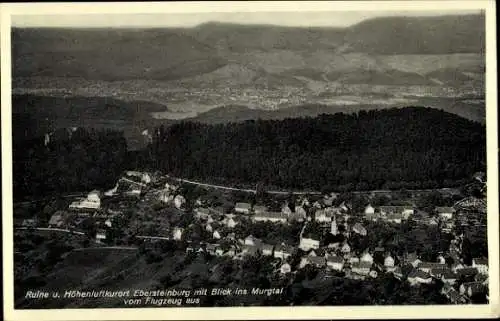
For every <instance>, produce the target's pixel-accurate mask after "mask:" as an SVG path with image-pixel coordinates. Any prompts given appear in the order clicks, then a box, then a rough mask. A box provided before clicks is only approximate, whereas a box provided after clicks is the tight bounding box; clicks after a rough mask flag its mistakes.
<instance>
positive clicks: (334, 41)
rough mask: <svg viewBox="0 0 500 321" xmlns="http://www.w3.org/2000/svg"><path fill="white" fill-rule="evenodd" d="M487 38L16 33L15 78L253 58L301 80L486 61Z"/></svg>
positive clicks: (268, 29)
mask: <svg viewBox="0 0 500 321" xmlns="http://www.w3.org/2000/svg"><path fill="white" fill-rule="evenodd" d="M484 34H485V25H484V15H464V16H442V17H417V18H415V17H397V18H394V17H388V18H376V19H371V20H367V21H363V22H361V23H359V24H357V25H354V26H351V27H347V28H323V27H321V28H319V27H315V28H301V27H282V26H272V25H238V24H226V23H207V24H203V25H200V26H197V27H194V28H185V29H181V28H156V29H55V28H54V29H51V28H46V29H43V28H42V29H40V28H39V29H30V28H14V29H13V31H12V43H13V76H14V77H26V76H35V75H36V76H53V77H83V78H86V79H101V80H124V79H157V80H171V79H180V78H185V77H193V76H197V75H201V74H205V73H211V72H213V71H216V70H218V69H220V68H223V67H224V66H225V65H227V64H228V63H231V64H241V63H243V64H246V63H249V62H252V58H251V57H253V56H255V57H259V59H262V58H264V60H265V61H263V66H264V67H265V68H266V70H267V71H270V72H272V73H274V72H275V71H276V70H274V69H273V68H274V66H275V65H276V66H278V68H281V69H282V70H283V68H285V69H290V70H294V69H295V70H296V71H297V72H298V73H302V72H304V69H302V68H303V67H307V68H312V69H314V70H315V71H318V70H322V69H323V68H324V66H325V65H328V66H329V67H328V70H329V71H335V70H339V69H340V70H342V69H344V70H345V68H343V67H342V66H343V65H344V64H345V63H349V62H355V61H356V59H357V58H356V57H355V56H353V54H358V55H360V54H361V56H359V58H363V59H365V60H366V59H368V60H367V61H369V59H372V60H373V58H374V57H373V55H398V54H400V55H401V54H411V55H428V54H456V53H475V54H482V53H483V52H484ZM276 52H279V54H278V56H273V55H274V53H276ZM363 54H364V56H363ZM263 55H267V56H266V57H264V56H263ZM345 55H347V56H345ZM240 56H241V58H240ZM281 56H282V57H283V58H284V59H285V61H284V64H283V63H282V62H280V61H281V60H280V59H281V58H280V57H281ZM247 58H250V61H245V60H247ZM240 59H241V60H240ZM269 59H272V60H271V61H269V63H267V64H266V61H267V60H269ZM342 60H344V62H342ZM253 62H255V61H253ZM299 62H300V63H301V65H299V66H297V65H293V64H296V63H299ZM257 63H258V62H257ZM371 65H379V61H377V60H375V61H374V64H373V63H371ZM352 67H357V68H359V67H360V66H359V65H356V66H352ZM352 67H351V68H352ZM362 68H366V67H362ZM347 69H350V68H347ZM308 74H309V75H313V73H310V72H308Z"/></svg>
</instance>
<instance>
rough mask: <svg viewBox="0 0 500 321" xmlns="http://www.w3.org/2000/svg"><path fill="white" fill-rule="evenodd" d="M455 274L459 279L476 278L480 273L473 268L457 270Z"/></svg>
mask: <svg viewBox="0 0 500 321" xmlns="http://www.w3.org/2000/svg"><path fill="white" fill-rule="evenodd" d="M455 273H456V274H457V275H458V278H461V277H465V278H466V277H475V276H476V275H477V274H478V273H479V270H478V269H477V268H473V267H463V268H461V269H459V268H457V269H456V270H455Z"/></svg>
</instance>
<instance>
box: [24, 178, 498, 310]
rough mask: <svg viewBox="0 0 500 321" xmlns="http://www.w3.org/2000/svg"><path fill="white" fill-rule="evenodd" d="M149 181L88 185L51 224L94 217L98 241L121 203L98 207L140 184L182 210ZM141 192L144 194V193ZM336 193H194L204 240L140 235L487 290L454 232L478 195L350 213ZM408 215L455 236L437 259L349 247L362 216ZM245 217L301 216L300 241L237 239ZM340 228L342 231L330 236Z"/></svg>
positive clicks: (477, 263)
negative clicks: (277, 198) (263, 199)
mask: <svg viewBox="0 0 500 321" xmlns="http://www.w3.org/2000/svg"><path fill="white" fill-rule="evenodd" d="M153 181H154V178H153V177H152V175H151V174H149V173H142V172H133V171H128V172H126V173H125V175H124V176H123V177H122V178H120V180H119V181H118V183H117V185H116V186H115V187H114V188H113V189H112V190H110V191H107V192H105V193H104V195H102V194H101V193H100V192H99V191H91V192H90V193H89V194H88V195H87V197H85V198H81V199H78V200H76V201H74V202H72V203H71V204H70V205H69V208H68V209H67V210H63V211H57V212H56V213H54V214H53V215H52V217H51V218H50V221H49V227H53V228H74V229H79V226H81V224H83V222H84V221H85V220H86V219H88V218H90V217H92V219H93V220H94V221H95V222H96V225H97V231H96V235H95V238H96V240H97V241H98V242H101V241H104V240H105V239H106V229H107V228H110V227H112V225H113V219H114V218H115V217H116V216H119V215H122V214H123V212H124V211H125V210H126V206H127V205H126V204H121V205H119V206H118V207H117V208H114V209H112V208H110V207H109V206H104V208H103V206H102V199H103V197H106V198H110V197H113V196H116V195H122V196H132V197H134V198H135V197H140V198H142V197H143V196H144V195H145V191H150V192H151V190H153V193H147V195H154V196H153V200H154V201H156V202H158V201H160V202H162V203H165V204H168V205H170V206H173V207H175V208H177V209H178V210H181V211H184V210H185V209H186V203H187V200H186V198H185V196H183V195H182V193H181V192H180V189H179V186H178V185H176V184H172V183H169V182H167V183H165V184H164V186H161V188H157V187H155V188H152V183H153ZM148 197H149V196H148ZM146 199H147V197H144V198H143V200H146ZM335 199H336V195H335V194H333V193H332V194H331V195H326V196H324V197H323V198H322V199H319V200H317V201H314V202H312V201H309V199H308V198H307V197H305V196H304V197H302V198H300V199H298V200H297V201H296V203H295V204H294V205H293V206H292V205H291V204H290V203H288V202H283V203H282V204H281V208H279V206H278V209H276V208H274V209H270V207H268V206H265V205H263V204H251V203H247V202H237V203H233V205H234V206H231V207H228V206H226V207H220V206H219V207H217V206H215V207H213V206H211V205H210V201H208V202H207V201H203V200H201V199H197V200H195V201H194V209H193V212H192V213H189V214H192V215H193V216H194V218H195V219H196V224H200V225H201V227H202V228H203V229H204V230H205V231H206V232H207V233H208V235H211V238H210V239H206V240H204V241H202V242H200V243H199V244H194V243H193V242H191V240H186V236H185V234H186V233H185V229H184V228H181V227H175V226H174V227H172V228H169V229H168V236H167V235H164V236H162V237H159V236H157V235H156V236H155V235H146V236H141V238H144V239H151V240H156V239H162V240H163V239H168V240H174V241H187V243H188V244H189V246H188V247H187V249H186V251H187V252H195V253H208V254H211V255H214V256H221V257H230V258H232V259H234V260H241V259H243V258H244V257H248V256H258V255H262V256H268V257H273V258H275V259H276V272H277V273H279V274H282V275H287V274H288V273H296V272H297V271H298V270H300V269H304V268H306V267H307V266H314V267H316V268H319V269H322V270H324V271H328V272H331V273H341V274H342V275H343V276H344V277H346V278H351V279H358V280H364V279H370V278H377V277H379V276H380V275H381V274H384V273H390V274H392V275H393V276H394V277H395V278H397V279H400V280H405V281H407V282H409V284H410V285H412V286H419V285H421V284H430V283H433V282H435V281H436V280H439V281H441V282H443V283H444V286H443V288H442V294H443V295H445V296H446V297H447V298H448V299H449V300H450V301H451V302H453V303H457V304H458V303H464V302H470V298H471V297H473V296H474V295H476V294H478V293H487V292H488V261H487V259H486V258H474V260H473V262H472V265H471V266H467V265H465V264H464V262H463V258H462V255H461V252H462V248H461V247H462V242H463V237H464V236H463V234H461V235H455V234H456V233H455V234H454V230H455V228H456V226H457V225H466V224H479V222H476V221H471V217H477V215H476V216H471V215H468V214H469V213H470V212H474V213H483V214H484V213H486V206H485V203H484V201H483V200H479V199H475V198H472V197H470V198H466V199H463V200H461V201H460V202H457V203H456V204H455V205H454V206H452V207H436V208H435V209H434V210H433V211H432V213H427V214H426V215H423V214H422V213H420V212H421V211H418V209H416V208H415V207H414V206H410V205H404V206H377V207H374V206H372V205H370V204H368V205H367V206H366V207H365V209H364V211H363V213H353V210H352V208H351V207H352V206H351V205H350V204H348V203H345V202H342V203H340V204H338V202H335ZM120 206H121V207H120ZM186 214H188V213H186ZM416 214H418V215H416ZM353 217H354V219H352V218H353ZM407 220H415V221H417V222H420V223H423V224H428V225H438V224H439V225H440V226H441V230H442V231H443V232H445V233H450V234H452V235H454V237H455V238H454V239H453V240H452V241H451V245H450V249H449V251H448V252H447V253H442V254H440V255H439V256H438V258H437V260H436V262H423V261H421V260H420V258H419V257H418V255H417V254H416V253H405V254H404V255H403V256H402V257H401V256H398V255H396V254H395V253H391V252H390V251H388V250H386V249H384V248H383V247H382V246H379V247H376V248H367V249H354V248H352V247H351V245H352V244H350V243H351V242H352V241H353V240H352V239H350V238H351V237H352V236H353V235H356V237H361V238H362V237H365V236H367V235H368V231H367V228H366V227H365V226H364V224H366V222H367V221H381V222H387V223H391V224H401V223H402V222H404V221H407ZM249 221H251V222H254V223H258V222H270V223H273V224H288V223H290V222H299V223H301V224H303V228H302V231H301V232H300V235H299V236H298V238H299V239H298V242H297V243H296V244H298V245H290V244H286V243H280V244H267V243H265V242H263V241H262V240H261V239H258V238H256V237H254V236H252V235H248V236H247V237H245V238H238V237H237V236H236V234H235V233H234V231H233V229H235V228H236V227H237V226H238V225H240V224H248V222H249ZM479 221H480V219H479ZM431 222H432V223H431ZM31 223H32V222H31ZM31 223H30V224H31ZM311 225H314V226H320V227H321V230H322V231H323V232H326V233H327V234H329V235H331V236H333V238H332V240H333V241H331V240H330V241H328V242H325V238H324V235H315V234H314V233H311V232H310V231H308V226H311ZM338 235H342V236H343V237H340V238H335V237H336V236H338ZM240 237H242V236H241V235H240ZM338 240H340V241H338ZM296 255H300V257H296V258H297V259H298V264H295V263H293V262H292V259H291V258H292V257H294V256H296ZM445 256H446V257H450V258H452V261H453V264H450V263H449V262H447V260H446V258H445Z"/></svg>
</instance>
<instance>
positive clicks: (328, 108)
mask: <svg viewBox="0 0 500 321" xmlns="http://www.w3.org/2000/svg"><path fill="white" fill-rule="evenodd" d="M418 105H419V106H426V107H431V108H433V109H439V110H444V111H446V112H449V113H452V114H455V115H458V116H460V117H463V118H466V119H469V120H472V121H475V122H479V123H485V119H486V118H485V116H486V109H485V104H484V101H482V102H481V100H473V102H470V101H468V100H467V99H452V98H419V100H418ZM405 106H406V105H405V104H399V105H398V107H399V108H403V107H405ZM394 107H395V106H394V105H377V104H351V105H326V104H304V105H298V106H292V107H286V108H280V109H277V110H273V111H268V110H261V109H251V108H248V107H246V106H241V105H228V106H222V107H218V108H214V109H211V110H209V111H206V112H204V113H201V114H199V115H197V116H196V117H194V118H190V119H189V120H191V121H196V122H201V123H207V124H222V123H227V122H244V121H246V120H257V119H263V120H270V119H275V120H280V119H286V118H301V117H316V116H318V115H321V114H335V113H346V114H351V113H356V112H359V111H361V110H375V109H386V108H394Z"/></svg>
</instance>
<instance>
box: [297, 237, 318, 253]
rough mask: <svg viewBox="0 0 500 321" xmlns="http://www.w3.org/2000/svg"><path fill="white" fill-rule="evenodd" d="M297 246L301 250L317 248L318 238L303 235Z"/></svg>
mask: <svg viewBox="0 0 500 321" xmlns="http://www.w3.org/2000/svg"><path fill="white" fill-rule="evenodd" d="M299 248H300V249H301V250H303V251H309V250H310V249H318V248H319V240H316V239H313V238H307V237H303V238H301V239H300V244H299Z"/></svg>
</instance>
